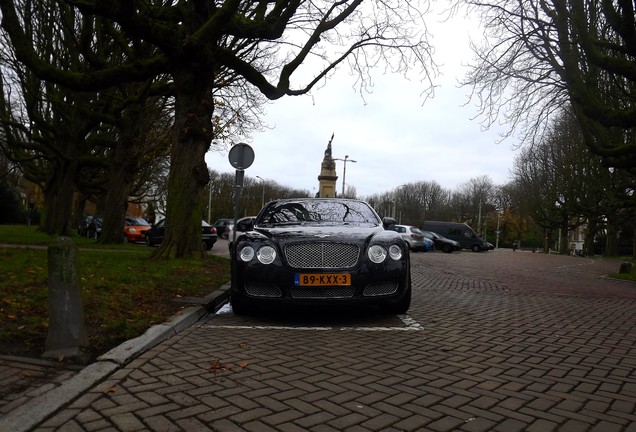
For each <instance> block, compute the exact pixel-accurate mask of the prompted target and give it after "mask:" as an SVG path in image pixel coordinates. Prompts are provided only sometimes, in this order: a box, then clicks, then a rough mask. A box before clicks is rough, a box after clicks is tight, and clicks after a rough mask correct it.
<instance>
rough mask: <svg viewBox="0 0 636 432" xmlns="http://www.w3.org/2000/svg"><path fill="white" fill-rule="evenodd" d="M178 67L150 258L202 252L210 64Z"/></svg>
mask: <svg viewBox="0 0 636 432" xmlns="http://www.w3.org/2000/svg"><path fill="white" fill-rule="evenodd" d="M185 69H186V68H184V70H182V71H177V72H175V73H174V74H173V77H174V84H175V126H174V133H173V140H172V142H173V146H172V152H171V163H170V174H169V177H168V202H167V208H166V221H167V226H168V229H166V237H165V238H164V241H163V243H162V244H161V246H160V247H159V248H158V249H157V250H156V251H155V252H154V253H153V257H155V258H159V257H175V258H189V257H191V256H192V255H193V254H194V253H195V252H197V253H202V252H203V246H202V241H201V219H202V214H203V207H204V199H203V198H204V195H205V194H204V193H203V192H204V188H205V186H206V185H207V184H208V182H209V178H210V176H209V172H208V168H207V165H206V163H205V153H206V152H207V151H208V149H209V147H210V142H211V141H212V122H211V119H212V112H213V109H214V106H213V101H212V85H213V74H212V69H210V68H207V67H202V66H201V67H199V70H200V71H197V72H193V71H192V70H196V69H197V68H190V70H185Z"/></svg>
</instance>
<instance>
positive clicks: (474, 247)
mask: <svg viewBox="0 0 636 432" xmlns="http://www.w3.org/2000/svg"><path fill="white" fill-rule="evenodd" d="M479 251H481V248H480V247H479V245H473V252H479Z"/></svg>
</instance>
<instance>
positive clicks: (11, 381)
mask: <svg viewBox="0 0 636 432" xmlns="http://www.w3.org/2000/svg"><path fill="white" fill-rule="evenodd" d="M229 287H230V286H229V284H226V285H224V286H222V287H221V288H219V289H218V290H217V291H215V292H213V293H211V294H210V295H208V296H206V297H205V298H202V299H200V301H195V300H193V302H195V303H200V304H201V306H191V307H187V308H185V309H183V310H182V311H180V312H179V313H178V314H176V315H174V316H173V317H171V318H170V319H169V320H168V321H167V322H165V323H163V324H159V325H155V326H153V327H151V328H149V329H148V330H147V331H146V332H145V333H144V334H143V335H141V336H139V337H137V338H135V339H131V340H128V341H126V342H124V343H123V344H121V345H119V346H118V347H116V348H114V349H112V350H111V351H109V352H107V353H105V354H104V355H102V356H100V357H98V358H97V360H96V361H95V362H94V363H92V364H90V365H88V366H86V367H84V368H81V367H73V366H60V365H58V364H56V363H53V362H48V361H43V360H37V359H27V358H21V357H13V356H0V387H1V388H2V389H4V390H3V395H2V397H1V398H0V432H23V431H28V430H30V429H31V428H32V427H34V426H35V425H37V424H38V423H40V422H42V421H43V420H44V419H45V418H47V417H49V416H50V415H51V414H52V413H54V412H55V411H57V410H58V409H60V408H61V407H63V406H65V405H67V404H68V403H69V401H71V400H73V399H74V398H76V397H77V396H78V395H80V394H81V393H83V392H84V391H86V389H88V388H90V387H92V386H93V385H95V384H96V383H99V382H100V381H102V380H103V379H104V378H105V377H107V376H108V375H110V374H111V373H112V372H113V371H115V370H117V369H119V368H120V367H122V366H124V365H126V364H127V363H129V362H130V361H131V360H132V359H134V358H135V357H137V356H138V355H140V354H141V353H143V352H145V351H147V350H149V349H151V348H152V347H154V346H156V345H157V344H159V343H161V342H163V341H164V340H166V339H168V338H170V337H172V336H174V335H176V334H178V333H179V332H181V331H183V330H184V329H186V328H188V327H190V326H191V325H192V324H193V323H195V322H197V321H199V320H200V319H201V318H203V317H204V316H205V315H207V314H208V313H209V312H216V311H217V310H219V309H220V308H221V307H222V306H223V305H224V304H225V303H226V302H227V300H228V298H229ZM4 393H6V394H4Z"/></svg>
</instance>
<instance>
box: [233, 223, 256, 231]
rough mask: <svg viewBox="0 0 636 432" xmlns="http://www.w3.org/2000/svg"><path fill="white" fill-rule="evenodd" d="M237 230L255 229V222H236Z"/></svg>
mask: <svg viewBox="0 0 636 432" xmlns="http://www.w3.org/2000/svg"><path fill="white" fill-rule="evenodd" d="M236 228H237V231H241V232H245V231H252V230H253V229H254V223H253V222H251V221H242V222H238V223H237V224H236Z"/></svg>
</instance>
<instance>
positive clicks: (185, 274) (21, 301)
mask: <svg viewBox="0 0 636 432" xmlns="http://www.w3.org/2000/svg"><path fill="white" fill-rule="evenodd" d="M20 232H22V233H23V234H24V235H22V236H21V235H20ZM54 238H55V237H54V236H53V237H51V236H48V235H46V234H44V233H40V232H39V231H37V230H36V229H34V228H32V227H31V228H27V227H15V226H9V227H7V226H0V244H2V243H13V244H21V245H32V246H46V245H48V244H49V243H50V242H51V241H52V240H54ZM72 238H73V241H75V242H76V243H77V244H78V246H79V247H80V252H79V266H80V267H79V277H80V284H81V288H82V300H83V305H84V318H85V322H86V326H87V332H88V336H89V344H90V348H89V351H90V355H91V358H92V359H94V358H95V357H97V356H99V355H101V354H103V353H105V352H107V351H108V350H110V349H111V348H114V347H115V346H117V345H119V344H120V343H121V342H123V341H125V340H128V339H130V338H133V337H136V336H139V335H141V334H143V333H144V332H145V331H146V330H147V329H148V328H149V327H150V326H152V325H154V324H159V323H162V322H165V321H166V320H167V319H168V318H169V317H170V316H172V315H173V314H175V313H176V312H178V311H179V310H180V309H182V308H183V307H184V304H183V303H177V302H175V301H174V300H175V299H176V298H178V297H190V296H192V297H203V296H205V295H207V294H209V293H211V292H213V291H214V290H216V289H217V288H218V287H220V286H221V285H223V284H225V283H226V282H228V281H229V279H230V276H229V274H230V270H229V268H230V264H229V260H228V259H227V258H222V257H217V256H211V255H210V256H207V257H206V258H204V259H192V260H168V261H156V260H150V259H149V256H150V253H151V251H152V249H151V248H148V247H146V246H143V245H134V244H133V245H131V244H123V245H111V246H109V247H108V249H103V246H101V245H98V244H96V243H95V241H94V240H91V239H86V238H83V237H79V236H77V237H75V236H74V237H72ZM118 252H120V253H118ZM0 275H2V277H0V292H2V296H1V297H0V353H3V354H11V355H22V356H30V357H39V356H41V354H42V353H43V352H44V348H45V341H46V335H47V328H48V285H47V277H48V266H47V250H46V248H45V247H39V248H13V247H4V248H3V247H0Z"/></svg>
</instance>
